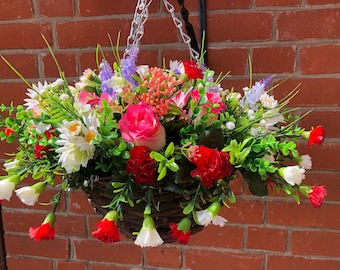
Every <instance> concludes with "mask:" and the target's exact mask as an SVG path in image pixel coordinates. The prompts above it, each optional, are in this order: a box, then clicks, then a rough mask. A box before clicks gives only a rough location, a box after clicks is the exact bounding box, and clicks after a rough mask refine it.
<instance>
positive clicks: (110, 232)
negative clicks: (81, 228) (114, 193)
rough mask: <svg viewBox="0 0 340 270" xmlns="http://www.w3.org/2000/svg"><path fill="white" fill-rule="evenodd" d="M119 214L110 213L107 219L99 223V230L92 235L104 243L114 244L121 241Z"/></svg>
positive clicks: (106, 216)
mask: <svg viewBox="0 0 340 270" xmlns="http://www.w3.org/2000/svg"><path fill="white" fill-rule="evenodd" d="M117 219H118V217H117V212H116V211H113V210H112V211H109V212H108V213H107V214H106V215H105V217H104V218H103V219H102V220H101V221H99V222H98V223H97V230H96V231H94V232H92V233H91V235H92V236H93V237H96V238H97V239H99V240H101V241H103V242H104V243H113V242H119V241H120V234H119V230H118V227H117V225H116V222H117Z"/></svg>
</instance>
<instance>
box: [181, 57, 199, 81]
mask: <svg viewBox="0 0 340 270" xmlns="http://www.w3.org/2000/svg"><path fill="white" fill-rule="evenodd" d="M182 63H183V66H184V71H185V73H186V74H187V76H188V78H189V79H193V80H196V79H202V78H203V73H202V69H200V68H199V67H198V66H197V64H196V63H195V62H194V61H188V60H187V61H183V62H182Z"/></svg>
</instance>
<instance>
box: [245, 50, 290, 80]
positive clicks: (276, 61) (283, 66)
mask: <svg viewBox="0 0 340 270" xmlns="http://www.w3.org/2000/svg"><path fill="white" fill-rule="evenodd" d="M252 55H253V56H252V65H253V72H254V73H270V74H273V73H274V74H275V73H293V72H294V71H295V66H296V63H295V58H296V48H295V47H294V46H289V47H288V46H275V47H261V48H254V49H253V54H252Z"/></svg>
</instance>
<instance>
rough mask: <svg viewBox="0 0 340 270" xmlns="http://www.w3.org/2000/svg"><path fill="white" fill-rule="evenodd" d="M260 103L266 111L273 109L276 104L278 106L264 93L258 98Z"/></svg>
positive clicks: (272, 98) (275, 101) (271, 97)
mask: <svg viewBox="0 0 340 270" xmlns="http://www.w3.org/2000/svg"><path fill="white" fill-rule="evenodd" d="M260 101H261V104H262V105H263V107H265V108H267V109H274V108H276V107H277V104H278V102H277V100H275V99H274V97H273V96H270V95H268V93H267V92H264V93H263V94H262V95H261V96H260Z"/></svg>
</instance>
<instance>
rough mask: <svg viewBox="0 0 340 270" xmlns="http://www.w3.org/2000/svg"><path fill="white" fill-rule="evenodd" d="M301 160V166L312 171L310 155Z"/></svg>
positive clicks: (302, 157) (303, 156)
mask: <svg viewBox="0 0 340 270" xmlns="http://www.w3.org/2000/svg"><path fill="white" fill-rule="evenodd" d="M300 158H301V159H300V162H299V166H300V167H302V168H305V169H306V170H310V169H311V168H312V158H311V157H310V155H302V156H301V157H300Z"/></svg>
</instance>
